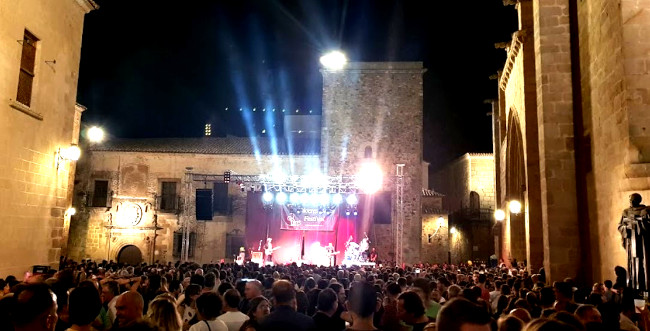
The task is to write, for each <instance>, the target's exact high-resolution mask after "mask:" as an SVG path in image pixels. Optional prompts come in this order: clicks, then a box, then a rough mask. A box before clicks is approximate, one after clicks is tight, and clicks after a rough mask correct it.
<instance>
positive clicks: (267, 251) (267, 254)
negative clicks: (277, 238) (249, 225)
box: [264, 237, 280, 264]
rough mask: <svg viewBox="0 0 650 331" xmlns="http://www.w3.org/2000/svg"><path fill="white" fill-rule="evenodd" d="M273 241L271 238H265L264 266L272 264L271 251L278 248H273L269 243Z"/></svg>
mask: <svg viewBox="0 0 650 331" xmlns="http://www.w3.org/2000/svg"><path fill="white" fill-rule="evenodd" d="M272 240H273V239H272V238H271V237H269V238H266V244H264V255H265V258H264V262H265V263H266V264H273V251H275V250H276V249H278V248H280V247H275V248H273V243H272V242H271V241H272Z"/></svg>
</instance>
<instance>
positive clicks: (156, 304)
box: [147, 296, 183, 330]
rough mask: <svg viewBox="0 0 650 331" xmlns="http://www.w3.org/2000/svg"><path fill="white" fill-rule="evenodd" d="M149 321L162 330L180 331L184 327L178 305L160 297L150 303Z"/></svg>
mask: <svg viewBox="0 0 650 331" xmlns="http://www.w3.org/2000/svg"><path fill="white" fill-rule="evenodd" d="M147 320H148V321H149V322H151V323H152V324H154V325H156V326H157V327H158V328H159V329H160V330H180V329H181V328H182V327H183V321H182V319H181V316H180V314H179V313H178V310H176V305H175V304H174V303H173V302H172V301H171V300H170V299H168V298H165V297H160V296H159V297H157V298H155V299H154V300H153V301H151V302H150V303H149V309H148V310H147Z"/></svg>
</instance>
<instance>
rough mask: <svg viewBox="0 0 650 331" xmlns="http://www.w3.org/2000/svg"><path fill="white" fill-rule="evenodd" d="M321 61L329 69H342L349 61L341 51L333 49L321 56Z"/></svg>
mask: <svg viewBox="0 0 650 331" xmlns="http://www.w3.org/2000/svg"><path fill="white" fill-rule="evenodd" d="M320 63H321V64H322V65H323V66H324V67H325V68H327V69H329V70H341V69H343V67H345V64H346V63H348V59H347V57H346V56H345V54H343V53H342V52H340V51H331V52H329V53H327V54H325V55H323V56H321V57H320Z"/></svg>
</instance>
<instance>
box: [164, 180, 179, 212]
mask: <svg viewBox="0 0 650 331" xmlns="http://www.w3.org/2000/svg"><path fill="white" fill-rule="evenodd" d="M176 209H178V196H177V195H176V182H162V194H161V196H160V210H163V211H175V210H176Z"/></svg>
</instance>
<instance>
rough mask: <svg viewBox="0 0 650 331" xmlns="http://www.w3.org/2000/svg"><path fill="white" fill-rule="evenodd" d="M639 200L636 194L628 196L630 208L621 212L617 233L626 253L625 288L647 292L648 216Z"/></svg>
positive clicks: (649, 237) (649, 225)
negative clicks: (619, 234)
mask: <svg viewBox="0 0 650 331" xmlns="http://www.w3.org/2000/svg"><path fill="white" fill-rule="evenodd" d="M641 200H642V197H641V195H640V194H638V193H633V194H631V195H630V207H629V208H626V209H625V210H623V216H622V217H621V221H620V223H619V224H618V231H619V232H620V233H621V239H622V243H623V248H625V251H626V252H627V274H628V277H627V278H628V280H627V286H629V287H632V288H634V289H636V290H638V291H647V290H648V285H649V284H650V278H648V276H649V275H648V272H649V271H650V264H648V262H649V261H650V256H648V253H650V215H649V214H648V207H646V206H645V205H643V204H641Z"/></svg>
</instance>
